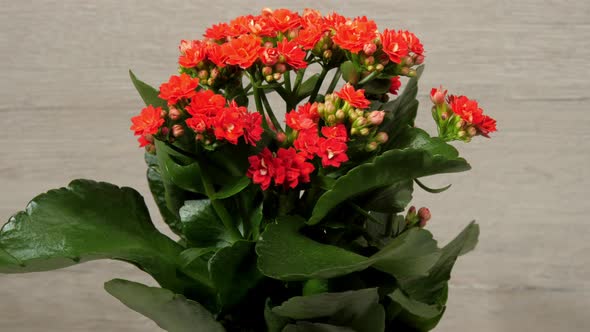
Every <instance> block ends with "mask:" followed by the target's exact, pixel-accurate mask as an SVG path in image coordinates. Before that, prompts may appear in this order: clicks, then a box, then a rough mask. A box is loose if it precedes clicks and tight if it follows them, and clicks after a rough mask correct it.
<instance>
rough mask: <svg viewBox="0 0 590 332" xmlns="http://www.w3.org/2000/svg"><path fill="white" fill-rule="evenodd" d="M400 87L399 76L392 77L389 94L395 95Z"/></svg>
mask: <svg viewBox="0 0 590 332" xmlns="http://www.w3.org/2000/svg"><path fill="white" fill-rule="evenodd" d="M401 86H402V82H401V81H400V79H399V76H394V77H392V78H391V86H389V93H391V94H392V95H397V92H398V91H399V88H400V87H401Z"/></svg>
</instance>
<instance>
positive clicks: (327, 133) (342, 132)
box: [322, 123, 348, 142]
mask: <svg viewBox="0 0 590 332" xmlns="http://www.w3.org/2000/svg"><path fill="white" fill-rule="evenodd" d="M322 135H324V137H325V138H327V139H334V140H337V141H341V142H346V141H348V130H346V126H344V125H343V124H341V123H339V124H337V125H335V126H332V127H328V126H325V127H322Z"/></svg>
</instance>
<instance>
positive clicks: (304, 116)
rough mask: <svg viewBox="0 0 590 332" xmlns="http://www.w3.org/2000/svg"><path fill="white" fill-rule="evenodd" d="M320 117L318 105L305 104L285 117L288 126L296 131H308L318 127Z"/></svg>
mask: <svg viewBox="0 0 590 332" xmlns="http://www.w3.org/2000/svg"><path fill="white" fill-rule="evenodd" d="M319 118H320V116H319V114H318V105H317V103H313V104H310V103H305V104H303V105H301V106H299V108H298V109H297V111H295V110H292V111H291V112H289V113H287V114H286V115H285V122H286V123H287V126H289V127H290V128H292V129H294V130H307V129H311V128H315V127H316V126H317V123H318V120H319Z"/></svg>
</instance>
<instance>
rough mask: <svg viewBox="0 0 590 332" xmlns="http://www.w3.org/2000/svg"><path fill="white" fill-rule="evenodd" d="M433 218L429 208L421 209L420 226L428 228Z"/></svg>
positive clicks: (419, 215) (419, 213) (419, 214)
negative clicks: (427, 225) (428, 223)
mask: <svg viewBox="0 0 590 332" xmlns="http://www.w3.org/2000/svg"><path fill="white" fill-rule="evenodd" d="M431 217H432V216H431V215H430V210H429V209H428V208H425V207H421V208H420V210H418V218H420V224H419V226H420V227H424V226H426V223H427V222H428V221H429V220H430V218H431Z"/></svg>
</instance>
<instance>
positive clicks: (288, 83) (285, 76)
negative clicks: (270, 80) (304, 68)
mask: <svg viewBox="0 0 590 332" xmlns="http://www.w3.org/2000/svg"><path fill="white" fill-rule="evenodd" d="M283 81H285V89H286V90H287V91H288V92H289V93H291V92H292V91H291V71H290V70H287V71H286V72H284V73H283Z"/></svg>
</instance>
